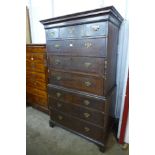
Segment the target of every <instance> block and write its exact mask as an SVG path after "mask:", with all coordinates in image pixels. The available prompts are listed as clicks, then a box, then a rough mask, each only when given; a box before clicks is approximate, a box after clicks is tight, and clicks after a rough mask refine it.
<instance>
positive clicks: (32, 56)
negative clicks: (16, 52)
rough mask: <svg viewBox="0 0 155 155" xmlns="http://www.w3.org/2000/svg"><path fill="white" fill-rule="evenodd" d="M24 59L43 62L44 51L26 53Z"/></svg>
mask: <svg viewBox="0 0 155 155" xmlns="http://www.w3.org/2000/svg"><path fill="white" fill-rule="evenodd" d="M26 61H27V62H37V63H41V64H45V54H44V53H27V55H26Z"/></svg>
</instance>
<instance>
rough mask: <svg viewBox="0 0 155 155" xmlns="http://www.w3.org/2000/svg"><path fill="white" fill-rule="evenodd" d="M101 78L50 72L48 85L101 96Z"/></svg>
mask: <svg viewBox="0 0 155 155" xmlns="http://www.w3.org/2000/svg"><path fill="white" fill-rule="evenodd" d="M103 81H104V80H103V78H102V77H96V76H89V75H83V74H77V73H69V72H62V71H61V72H60V71H54V70H50V73H49V83H50V84H54V85H58V86H64V87H67V88H72V89H77V90H81V91H86V92H90V93H94V94H96V95H103V83H104V82H103Z"/></svg>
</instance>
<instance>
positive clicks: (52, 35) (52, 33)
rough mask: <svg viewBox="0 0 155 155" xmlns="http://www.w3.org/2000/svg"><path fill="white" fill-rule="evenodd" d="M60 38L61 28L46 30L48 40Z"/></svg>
mask: <svg viewBox="0 0 155 155" xmlns="http://www.w3.org/2000/svg"><path fill="white" fill-rule="evenodd" d="M56 38H59V28H53V29H46V39H47V40H52V39H56Z"/></svg>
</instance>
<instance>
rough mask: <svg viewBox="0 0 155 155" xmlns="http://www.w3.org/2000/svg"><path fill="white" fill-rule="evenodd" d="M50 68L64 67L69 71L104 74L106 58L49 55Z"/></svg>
mask: <svg viewBox="0 0 155 155" xmlns="http://www.w3.org/2000/svg"><path fill="white" fill-rule="evenodd" d="M48 65H49V69H50V68H51V69H64V70H67V71H76V72H87V73H94V74H98V75H101V76H102V75H104V59H103V58H90V57H73V56H53V55H51V54H49V55H48Z"/></svg>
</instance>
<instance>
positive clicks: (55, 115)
mask: <svg viewBox="0 0 155 155" xmlns="http://www.w3.org/2000/svg"><path fill="white" fill-rule="evenodd" d="M50 117H51V120H53V121H55V122H57V123H59V124H61V125H63V126H64V127H67V128H69V129H71V130H73V131H76V132H78V133H79V134H82V135H84V136H86V137H88V138H92V139H94V140H97V141H99V142H103V141H104V137H105V134H104V128H99V127H97V126H95V125H92V124H90V123H87V122H85V121H82V120H80V119H77V118H75V117H72V116H70V115H65V114H64V113H62V112H58V111H56V110H50Z"/></svg>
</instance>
